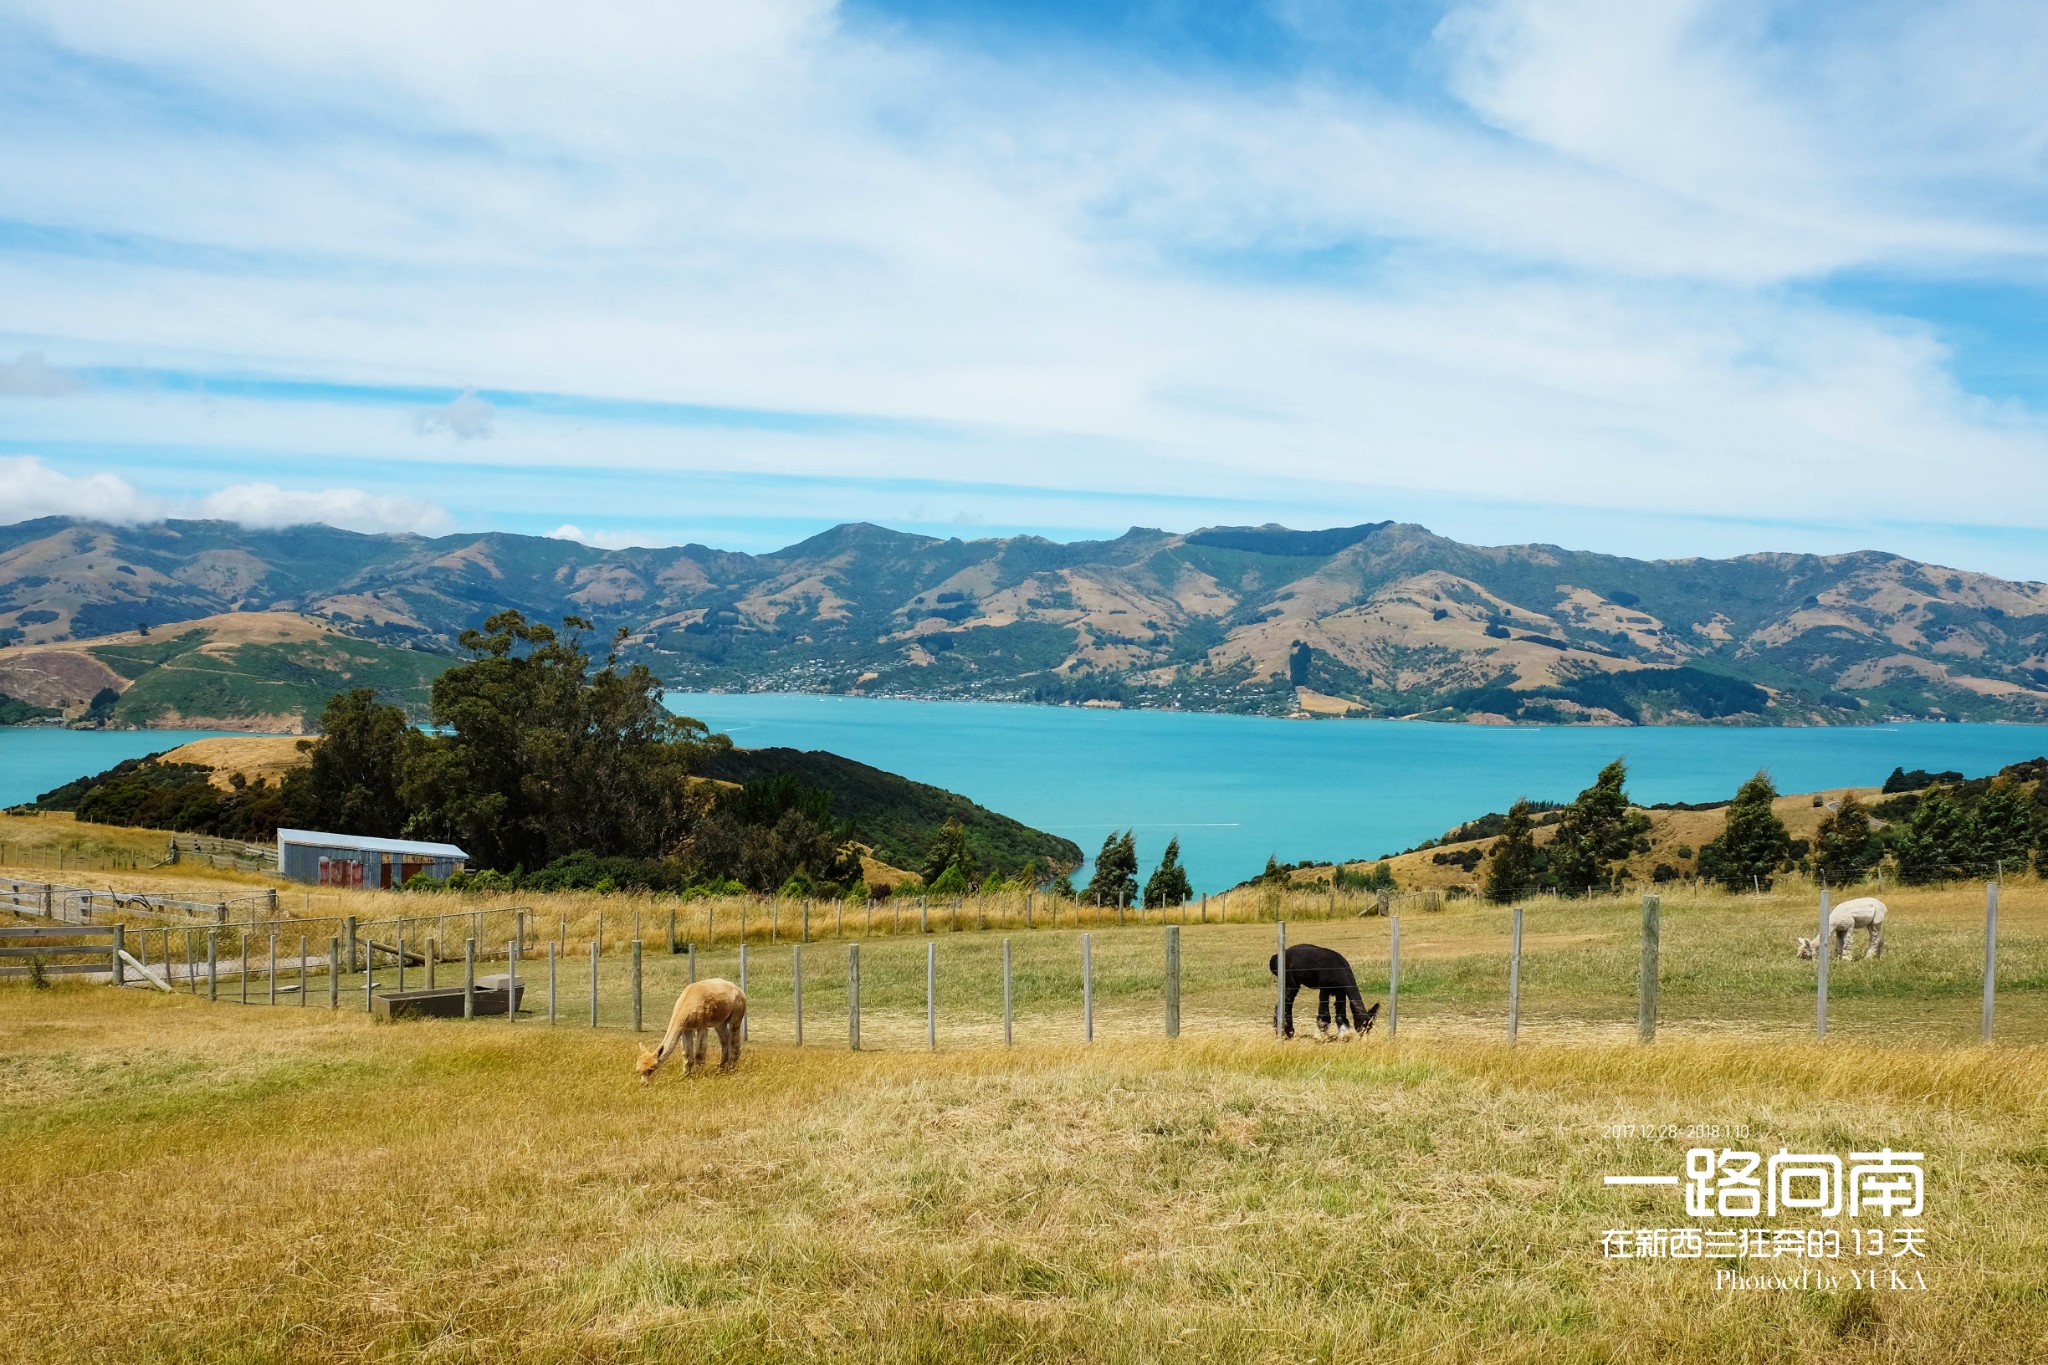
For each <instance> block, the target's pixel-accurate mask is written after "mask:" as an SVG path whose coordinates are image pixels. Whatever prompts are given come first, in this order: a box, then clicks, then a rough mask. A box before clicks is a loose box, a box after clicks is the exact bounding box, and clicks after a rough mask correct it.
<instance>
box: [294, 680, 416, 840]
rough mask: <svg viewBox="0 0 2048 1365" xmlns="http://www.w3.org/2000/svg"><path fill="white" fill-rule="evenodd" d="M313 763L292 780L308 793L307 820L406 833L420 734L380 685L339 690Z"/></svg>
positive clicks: (382, 834) (326, 712) (352, 830)
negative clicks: (409, 776)
mask: <svg viewBox="0 0 2048 1365" xmlns="http://www.w3.org/2000/svg"><path fill="white" fill-rule="evenodd" d="M320 734H321V739H320V742H319V743H318V744H316V745H314V746H313V761H312V764H311V766H310V767H308V768H306V769H304V770H303V776H301V774H300V773H293V774H292V776H291V777H290V778H288V779H287V781H288V783H290V784H291V785H292V787H293V788H294V789H295V790H294V791H293V792H292V795H294V796H296V795H298V794H299V792H298V790H297V789H302V790H303V792H304V800H305V804H306V818H307V819H309V820H311V821H312V822H313V823H314V824H315V825H316V826H317V827H318V828H320V829H325V830H333V831H335V832H337V833H341V834H367V835H371V836H374V837H378V838H384V839H394V838H397V837H398V836H399V835H401V834H403V833H405V821H406V813H407V812H406V805H405V798H404V796H403V794H402V792H401V788H402V785H403V783H404V780H405V765H406V763H407V761H408V760H409V759H410V758H411V756H412V753H413V751H414V749H415V748H416V747H417V745H418V743H419V740H420V734H419V731H417V730H415V729H413V727H412V722H411V721H409V720H407V719H406V716H405V712H404V711H402V710H400V709H399V708H398V707H396V706H390V705H386V704H384V703H381V702H379V701H378V700H377V692H376V689H375V688H370V687H357V688H351V689H350V690H348V691H346V692H337V693H335V694H334V695H333V696H332V697H329V698H328V699H327V705H326V707H325V708H323V709H322V710H321V712H320Z"/></svg>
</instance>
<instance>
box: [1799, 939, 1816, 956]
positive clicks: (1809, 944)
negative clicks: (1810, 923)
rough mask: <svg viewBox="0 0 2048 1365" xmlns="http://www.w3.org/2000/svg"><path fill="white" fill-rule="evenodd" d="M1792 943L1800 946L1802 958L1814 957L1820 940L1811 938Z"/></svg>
mask: <svg viewBox="0 0 2048 1365" xmlns="http://www.w3.org/2000/svg"><path fill="white" fill-rule="evenodd" d="M1792 941H1793V942H1794V943H1797V944H1798V945H1799V955H1800V956H1801V957H1812V956H1813V951H1814V948H1815V947H1816V946H1818V944H1819V942H1820V940H1818V939H1811V938H1795V939H1793V940H1792Z"/></svg>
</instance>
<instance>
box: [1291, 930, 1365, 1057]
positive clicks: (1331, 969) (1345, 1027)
mask: <svg viewBox="0 0 2048 1365" xmlns="http://www.w3.org/2000/svg"><path fill="white" fill-rule="evenodd" d="M1266 970H1267V971H1269V972H1272V973H1273V974H1274V975H1276V976H1277V975H1279V971H1280V955H1279V954H1278V953H1275V954H1273V955H1272V956H1271V957H1270V958H1268V959H1267V960H1266ZM1305 987H1313V988H1314V989H1315V991H1316V993H1317V995H1316V1037H1317V1038H1328V1037H1330V1036H1332V1035H1331V1033H1330V1006H1331V1003H1332V1002H1333V1001H1334V1002H1335V1004H1336V1013H1337V1031H1336V1034H1335V1036H1336V1037H1338V1038H1340V1039H1341V1038H1348V1037H1350V1036H1351V1028H1352V1024H1353V1021H1356V1024H1357V1028H1358V1032H1359V1033H1361V1034H1364V1033H1370V1032H1372V1026H1373V1021H1374V1020H1376V1019H1378V1018H1379V1015H1380V1007H1379V1005H1378V1004H1377V1003H1375V1004H1374V1005H1373V1007H1372V1008H1371V1009H1367V1008H1366V1007H1365V997H1364V996H1362V995H1360V994H1359V993H1358V978H1357V977H1356V976H1355V975H1353V974H1352V971H1351V964H1350V963H1349V962H1348V961H1346V960H1345V958H1344V954H1342V953H1340V952H1337V951H1336V950H1335V949H1331V948H1318V947H1317V946H1316V945H1315V944H1313V943H1297V944H1295V945H1294V946H1293V947H1291V948H1289V949H1288V950H1287V1004H1286V1019H1285V1022H1284V1023H1282V1024H1281V1030H1280V1032H1281V1036H1282V1037H1286V1038H1292V1037H1293V1036H1294V997H1295V995H1296V993H1297V992H1299V991H1301V990H1302V989H1303V988H1305ZM1347 1002H1348V1003H1349V1005H1350V1017H1349V1018H1346V1017H1345V1015H1346V1011H1345V1005H1346V1003H1347ZM1280 1012H1281V1007H1280V1006H1277V1005H1276V1006H1274V1008H1273V1013H1274V1015H1275V1016H1276V1017H1275V1022H1276V1023H1280V1022H1281V1021H1280V1020H1279V1018H1278V1016H1279V1015H1280Z"/></svg>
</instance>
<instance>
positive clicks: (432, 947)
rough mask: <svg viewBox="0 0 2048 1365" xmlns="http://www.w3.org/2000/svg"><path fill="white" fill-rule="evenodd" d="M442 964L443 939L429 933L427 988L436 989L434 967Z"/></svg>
mask: <svg viewBox="0 0 2048 1365" xmlns="http://www.w3.org/2000/svg"><path fill="white" fill-rule="evenodd" d="M440 964H441V940H440V939H439V938H437V937H434V936H432V935H429V936H428V938H427V989H428V990H433V989H434V978H435V975H436V973H435V971H434V969H435V968H436V967H438V966H439V965H440Z"/></svg>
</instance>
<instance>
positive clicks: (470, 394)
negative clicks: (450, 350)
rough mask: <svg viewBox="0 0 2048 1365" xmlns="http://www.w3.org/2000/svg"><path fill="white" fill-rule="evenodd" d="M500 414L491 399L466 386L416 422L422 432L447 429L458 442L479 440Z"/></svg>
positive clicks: (486, 434) (430, 409)
mask: <svg viewBox="0 0 2048 1365" xmlns="http://www.w3.org/2000/svg"><path fill="white" fill-rule="evenodd" d="M497 417H498V410H497V409H496V408H495V407H493V406H491V402H490V400H489V399H486V398H479V397H477V393H476V390H475V389H464V390H463V391H462V392H461V393H460V394H458V395H457V396H456V397H454V398H451V399H449V400H448V401H447V402H446V403H443V404H442V405H441V406H440V407H438V408H429V409H427V410H426V411H425V412H422V413H421V414H419V417H418V419H417V423H416V424H417V426H418V429H419V431H420V432H421V434H422V435H424V434H427V433H429V432H435V431H445V432H447V433H448V434H449V435H450V436H453V437H454V438H455V439H456V440H458V441H480V440H482V439H484V438H485V437H486V436H489V435H490V434H491V430H492V427H493V425H494V424H495V423H496V421H497Z"/></svg>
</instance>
